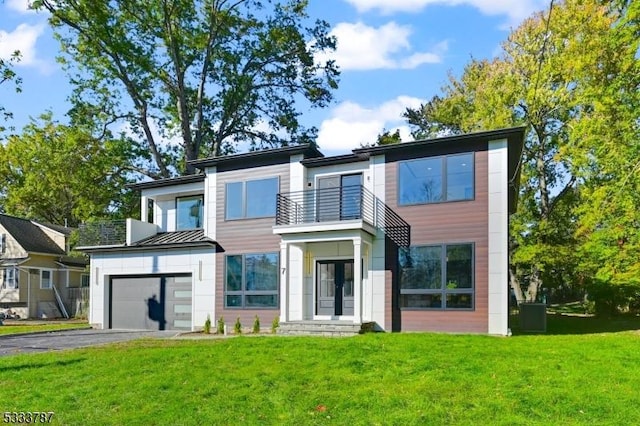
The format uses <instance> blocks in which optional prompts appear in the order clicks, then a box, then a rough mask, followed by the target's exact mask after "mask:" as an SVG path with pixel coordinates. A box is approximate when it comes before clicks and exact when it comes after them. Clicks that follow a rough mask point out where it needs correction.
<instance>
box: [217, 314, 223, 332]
mask: <svg viewBox="0 0 640 426" xmlns="http://www.w3.org/2000/svg"><path fill="white" fill-rule="evenodd" d="M216 331H217V333H218V334H224V317H220V318H218V324H217V327H216Z"/></svg>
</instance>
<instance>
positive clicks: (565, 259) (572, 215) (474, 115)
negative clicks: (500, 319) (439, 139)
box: [405, 0, 640, 300]
mask: <svg viewBox="0 0 640 426" xmlns="http://www.w3.org/2000/svg"><path fill="white" fill-rule="evenodd" d="M639 10H640V7H639V6H638V4H637V2H635V3H634V2H631V3H626V2H620V4H618V5H617V7H613V6H612V4H610V3H608V2H600V1H596V0H590V1H578V0H568V1H565V2H560V3H556V4H554V5H553V7H552V9H551V10H546V11H544V12H541V13H537V14H535V15H533V16H532V17H530V18H529V19H527V20H525V21H524V22H523V23H522V24H521V25H520V27H518V28H516V29H515V30H514V31H512V32H511V34H510V35H509V37H508V39H507V40H506V41H505V42H504V43H503V46H502V48H503V51H502V55H500V56H499V57H497V58H495V59H493V60H476V59H473V60H472V61H471V62H470V63H469V64H467V66H466V67H465V69H464V72H463V73H462V75H461V76H460V77H456V76H453V75H451V76H450V78H449V82H448V84H447V85H445V86H444V87H443V88H442V92H443V94H442V95H441V96H436V97H434V98H433V99H431V101H429V102H428V103H426V104H424V105H422V106H421V107H420V108H417V109H410V110H407V112H406V114H405V117H406V118H407V119H408V120H409V123H410V124H411V125H413V126H414V127H413V133H414V136H415V137H424V136H435V135H440V134H443V133H460V132H472V131H477V130H488V129H495V128H501V127H509V126H514V125H525V126H526V127H527V133H526V139H525V146H524V153H523V158H522V163H521V173H522V177H521V185H520V194H519V204H518V211H517V213H516V214H514V215H513V216H512V217H511V219H510V225H511V226H510V231H511V238H510V250H511V261H512V265H511V267H510V274H511V281H512V283H514V290H515V291H516V293H518V292H520V293H522V291H523V288H524V289H525V294H524V295H523V298H524V299H527V300H535V299H536V298H537V294H538V290H539V289H540V288H541V287H542V286H543V285H544V287H547V288H559V287H563V288H565V289H566V288H572V289H573V288H578V287H582V289H583V291H584V289H585V283H586V282H588V281H589V280H591V279H595V280H597V281H600V282H603V281H605V282H609V283H611V284H615V283H617V284H619V285H622V284H624V285H627V284H628V285H634V286H638V285H640V282H639V281H640V278H638V277H640V236H639V234H638V229H639V228H640V226H638V225H639V224H640V216H639V211H640V209H638V208H637V206H638V205H640V195H638V194H640V173H638V172H639V171H640V144H638V143H637V141H638V140H640V133H639V131H638V127H639V122H638V117H639V116H640V111H639V105H640V100H639V96H640V95H639V93H640V91H638V90H637V88H638V87H640V67H639V58H638V57H637V52H638V48H639V47H640V44H639V43H640V41H639V40H640V38H638V37H637V35H638V34H639V33H640V31H639V30H638V28H639V26H640V24H639V22H640V19H639V15H640V12H639Z"/></svg>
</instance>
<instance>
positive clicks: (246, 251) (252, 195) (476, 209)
mask: <svg viewBox="0 0 640 426" xmlns="http://www.w3.org/2000/svg"><path fill="white" fill-rule="evenodd" d="M523 137H524V129H523V128H510V129H502V130H495V131H487V132H480V133H474V134H466V135H459V136H451V137H444V138H438V139H430V140H423V141H416V142H407V143H401V144H397V145H386V146H376V147H369V148H360V149H355V150H353V152H352V153H351V154H347V155H340V156H334V157H324V156H323V155H322V153H320V152H319V151H318V150H317V148H315V147H314V146H312V145H299V146H290V147H284V148H280V149H273V150H266V151H258V152H250V153H245V154H238V155H230V156H225V157H216V158H208V159H202V160H197V161H193V162H192V163H191V164H192V165H193V166H195V167H196V168H198V169H200V170H201V171H202V174H198V175H193V176H185V177H179V178H175V179H165V180H159V181H153V182H145V183H140V184H136V185H134V186H133V187H134V188H135V189H137V190H139V191H140V192H141V217H142V221H137V220H132V219H127V220H126V223H125V222H124V221H123V222H121V223H111V224H100V225H86V226H85V227H84V228H81V239H82V241H81V242H80V244H79V245H81V246H84V247H83V248H82V250H84V251H86V252H87V253H89V254H90V255H91V268H90V270H91V301H90V307H91V309H90V315H89V319H90V322H91V323H92V324H93V325H94V326H95V327H99V328H136V329H137V328H152V329H158V328H160V329H186V330H197V329H200V328H201V327H202V326H203V324H204V322H205V321H206V319H207V316H210V318H211V319H212V321H213V320H215V319H218V318H220V317H224V318H225V320H226V321H227V323H233V322H234V321H235V320H236V318H240V320H241V322H242V323H243V324H244V325H245V326H249V325H251V324H252V322H253V319H254V317H255V316H256V315H257V316H258V317H259V318H260V320H261V322H262V324H270V323H271V321H272V320H273V319H274V317H276V316H279V319H280V323H281V324H283V325H286V324H296V323H303V324H319V323H326V322H327V321H330V322H335V323H338V322H340V323H344V322H348V323H353V324H356V325H360V324H368V325H372V326H373V327H374V328H375V329H377V330H385V331H422V330H424V331H426V330H429V331H446V332H474V333H490V334H503V335H504V334H507V332H508V303H507V300H508V294H509V291H508V285H509V284H508V268H507V265H508V222H509V213H511V212H513V211H514V210H515V206H516V201H517V200H516V196H517V192H518V184H519V176H520V170H519V166H520V157H521V154H522V148H523Z"/></svg>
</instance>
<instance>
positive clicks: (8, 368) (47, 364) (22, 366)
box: [0, 358, 86, 373]
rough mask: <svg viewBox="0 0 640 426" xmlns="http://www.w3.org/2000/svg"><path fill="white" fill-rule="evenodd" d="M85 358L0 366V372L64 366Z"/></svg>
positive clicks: (82, 360)
mask: <svg viewBox="0 0 640 426" xmlns="http://www.w3.org/2000/svg"><path fill="white" fill-rule="evenodd" d="M85 360H86V358H75V359H68V360H60V361H52V362H37V363H30V364H19V365H10V366H6V367H0V373H2V372H5V371H20V370H28V369H32V368H51V367H66V366H67V365H72V364H78V363H80V362H84V361H85Z"/></svg>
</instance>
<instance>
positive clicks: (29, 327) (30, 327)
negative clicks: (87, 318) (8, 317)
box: [0, 322, 89, 335]
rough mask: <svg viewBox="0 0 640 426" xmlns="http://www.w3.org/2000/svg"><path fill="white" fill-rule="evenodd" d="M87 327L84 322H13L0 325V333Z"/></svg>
mask: <svg viewBox="0 0 640 426" xmlns="http://www.w3.org/2000/svg"><path fill="white" fill-rule="evenodd" d="M83 327H86V328H89V325H88V324H87V323H86V322H63V323H50V324H47V323H33V322H24V323H19V322H13V323H11V324H6V323H5V325H0V335H7V334H17V333H37V332H41V331H55V330H66V329H69V328H83Z"/></svg>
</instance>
